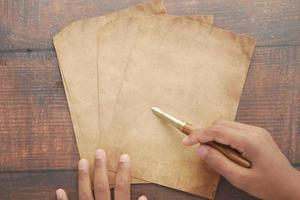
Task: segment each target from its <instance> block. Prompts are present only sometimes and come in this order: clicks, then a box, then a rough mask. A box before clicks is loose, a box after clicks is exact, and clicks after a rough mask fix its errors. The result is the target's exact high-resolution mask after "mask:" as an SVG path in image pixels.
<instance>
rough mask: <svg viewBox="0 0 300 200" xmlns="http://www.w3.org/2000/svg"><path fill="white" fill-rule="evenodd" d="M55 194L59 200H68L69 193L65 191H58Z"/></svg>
mask: <svg viewBox="0 0 300 200" xmlns="http://www.w3.org/2000/svg"><path fill="white" fill-rule="evenodd" d="M55 193H56V199H57V200H68V196H67V193H66V192H65V191H64V190H63V189H58V190H56V192H55Z"/></svg>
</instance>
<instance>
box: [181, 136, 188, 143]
mask: <svg viewBox="0 0 300 200" xmlns="http://www.w3.org/2000/svg"><path fill="white" fill-rule="evenodd" d="M188 140H189V136H186V137H185V138H183V140H182V143H183V144H188Z"/></svg>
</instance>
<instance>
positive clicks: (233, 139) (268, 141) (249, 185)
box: [183, 121, 300, 200]
mask: <svg viewBox="0 0 300 200" xmlns="http://www.w3.org/2000/svg"><path fill="white" fill-rule="evenodd" d="M210 141H216V142H219V143H222V144H226V145H230V146H231V147H232V148H235V149H237V150H238V151H239V152H241V153H242V155H243V156H244V157H245V158H247V159H248V160H249V161H251V162H252V167H251V168H250V169H247V168H243V167H240V166H238V165H237V164H235V163H233V162H232V161H230V160H229V159H227V158H226V157H225V156H224V155H223V154H221V153H220V152H218V151H217V150H215V149H213V148H212V147H210V146H208V145H205V143H207V142H210ZM199 143H200V144H201V145H200V147H199V148H198V150H197V151H198V155H199V156H200V157H201V158H202V159H203V160H204V161H205V162H206V163H207V164H208V165H209V166H210V167H211V168H213V169H214V170H215V171H217V172H218V173H219V174H221V175H223V176H224V177H225V178H226V179H227V180H228V181H229V182H230V183H232V184H233V185H234V186H236V187H238V188H240V189H242V190H244V191H246V192H248V193H250V194H252V195H254V196H256V197H259V198H262V199H272V200H276V199H280V200H282V199H285V200H288V199H300V173H299V172H298V171H296V170H295V169H294V168H293V167H292V166H291V165H290V163H289V162H288V160H287V159H286V157H285V156H284V155H283V154H282V152H281V151H280V149H279V148H278V146H277V145H276V144H275V142H274V141H273V139H272V137H271V135H270V134H269V133H268V132H267V131H266V130H264V129H262V128H259V127H255V126H250V125H246V124H241V123H237V122H230V121H217V122H215V123H214V124H213V125H212V126H211V127H208V128H206V129H199V130H196V131H194V132H193V133H192V134H190V135H189V136H188V137H186V138H185V139H184V140H183V144H185V145H188V146H189V145H194V144H199Z"/></svg>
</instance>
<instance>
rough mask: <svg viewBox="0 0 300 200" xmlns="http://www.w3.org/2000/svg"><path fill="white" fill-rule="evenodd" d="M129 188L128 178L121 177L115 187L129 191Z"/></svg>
mask: <svg viewBox="0 0 300 200" xmlns="http://www.w3.org/2000/svg"><path fill="white" fill-rule="evenodd" d="M128 186H129V180H128V178H127V177H119V178H118V179H117V181H116V184H115V187H116V189H118V190H121V191H124V190H127V189H128Z"/></svg>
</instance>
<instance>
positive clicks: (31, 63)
mask: <svg viewBox="0 0 300 200" xmlns="http://www.w3.org/2000/svg"><path fill="white" fill-rule="evenodd" d="M0 113H1V115H0V124H1V125H0V169H1V170H2V171H3V170H6V171H7V170H9V171H14V170H33V169H52V168H53V169H62V168H68V169H69V168H75V166H76V160H78V152H77V147H76V144H75V139H74V134H73V130H72V124H71V120H70V115H69V112H68V107H67V102H66V99H65V94H64V90H63V86H62V82H61V77H60V74H59V71H58V66H57V63H56V59H55V54H54V53H53V52H39V53H35V52H32V53H11V54H10V53H9V54H1V55H0Z"/></svg>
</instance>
